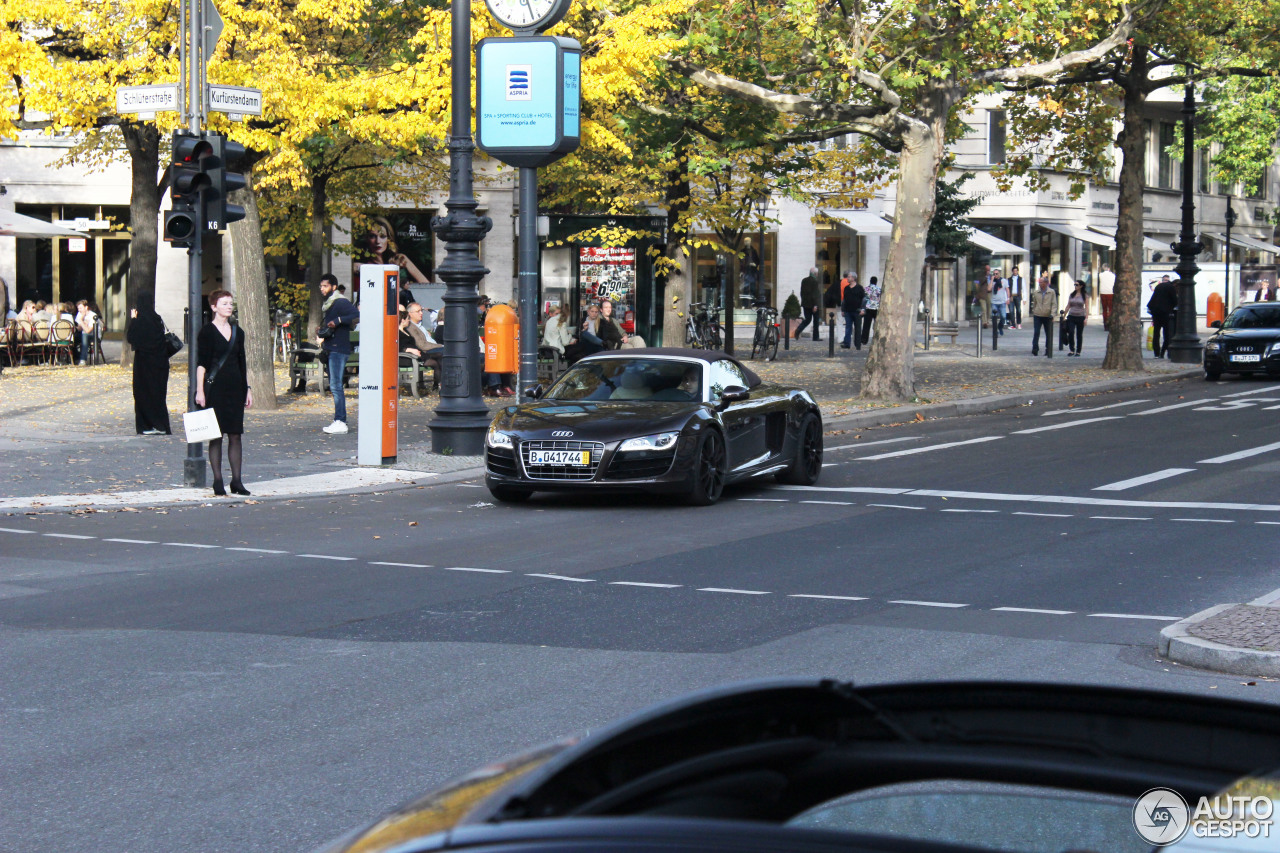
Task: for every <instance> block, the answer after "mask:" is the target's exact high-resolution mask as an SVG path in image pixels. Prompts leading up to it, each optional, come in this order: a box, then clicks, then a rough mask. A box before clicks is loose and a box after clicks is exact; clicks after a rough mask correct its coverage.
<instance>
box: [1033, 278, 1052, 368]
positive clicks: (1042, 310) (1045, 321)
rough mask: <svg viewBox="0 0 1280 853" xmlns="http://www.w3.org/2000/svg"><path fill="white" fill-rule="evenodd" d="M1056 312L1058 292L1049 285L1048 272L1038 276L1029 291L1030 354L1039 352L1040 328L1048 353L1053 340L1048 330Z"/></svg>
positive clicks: (1050, 350)
mask: <svg viewBox="0 0 1280 853" xmlns="http://www.w3.org/2000/svg"><path fill="white" fill-rule="evenodd" d="M1056 313H1058V292H1057V291H1056V290H1054V289H1053V288H1052V287H1050V286H1049V274H1048V273H1045V274H1044V275H1042V276H1040V280H1039V281H1038V282H1036V289H1035V290H1033V291H1031V322H1032V324H1033V327H1032V331H1031V354H1032V355H1039V354H1040V330H1041V329H1044V349H1045V353H1046V354H1049V353H1050V352H1052V349H1053V341H1052V340H1050V337H1049V332H1050V330H1051V329H1052V328H1053V315H1054V314H1056Z"/></svg>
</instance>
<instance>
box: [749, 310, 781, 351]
mask: <svg viewBox="0 0 1280 853" xmlns="http://www.w3.org/2000/svg"><path fill="white" fill-rule="evenodd" d="M757 355H762V356H764V360H765V361H773V360H774V359H775V358H777V357H778V309H777V308H774V307H772V306H771V305H768V304H766V303H764V302H757V303H756V332H755V335H754V336H753V337H752V339H751V357H752V358H753V359H754V358H755V357H756V356H757Z"/></svg>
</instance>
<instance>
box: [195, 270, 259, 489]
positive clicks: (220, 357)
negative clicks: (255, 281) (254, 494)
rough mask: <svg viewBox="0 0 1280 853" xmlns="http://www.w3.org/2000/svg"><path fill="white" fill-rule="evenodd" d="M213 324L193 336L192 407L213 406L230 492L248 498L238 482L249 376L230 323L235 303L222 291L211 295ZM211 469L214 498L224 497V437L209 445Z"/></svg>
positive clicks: (250, 402)
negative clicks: (195, 360) (195, 359)
mask: <svg viewBox="0 0 1280 853" xmlns="http://www.w3.org/2000/svg"><path fill="white" fill-rule="evenodd" d="M209 305H210V307H212V308H213V322H211V323H209V324H208V325H206V326H205V327H204V328H203V329H201V330H200V334H199V335H198V336H197V337H196V349H197V352H198V356H199V362H200V363H199V366H198V367H197V368H196V405H197V406H199V407H200V408H202V409H203V408H204V407H205V405H206V403H207V404H208V405H209V406H212V407H213V412H214V414H215V415H217V417H218V426H219V428H221V430H222V434H223V436H225V437H226V439H227V460H228V461H229V462H230V463H231V491H232V493H233V494H237V495H247V494H249V490H248V489H246V488H245V487H244V481H243V480H242V479H241V477H240V473H241V465H242V462H243V459H244V441H243V439H244V411H245V409H249V408H252V407H253V391H251V390H250V389H249V371H248V366H247V365H246V364H245V357H244V332H242V331H241V330H240V327H239V326H233V325H232V324H231V314H232V312H233V311H234V310H235V303H234V301H233V300H232V298H231V294H230V293H229V292H228V291H225V290H215V291H214V292H213V293H210V294H209ZM209 466H210V467H211V468H213V493H214V494H215V495H225V494H226V493H227V491H226V489H225V488H223V486H222V437H221V436H220V437H218V438H215V439H213V440H212V441H210V442H209Z"/></svg>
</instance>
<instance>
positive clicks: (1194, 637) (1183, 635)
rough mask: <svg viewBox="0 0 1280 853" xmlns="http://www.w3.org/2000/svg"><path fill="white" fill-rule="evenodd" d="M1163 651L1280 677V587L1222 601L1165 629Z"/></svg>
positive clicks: (1199, 663) (1224, 668)
mask: <svg viewBox="0 0 1280 853" xmlns="http://www.w3.org/2000/svg"><path fill="white" fill-rule="evenodd" d="M1160 654H1161V655H1163V656H1164V657H1167V658H1169V659H1170V660H1173V661H1177V662H1178V663H1183V664H1187V665H1189V666H1195V667H1199V668H1201V669H1212V670H1216V671H1218V672H1230V673H1233V674H1235V675H1254V676H1261V677H1268V678H1280V590H1275V591H1273V592H1270V593H1268V594H1267V595H1264V596H1262V597H1261V598H1257V599H1254V600H1253V601H1251V602H1249V603H1248V604H1218V605H1215V606H1214V607H1210V608H1208V609H1207V610H1202V611H1200V612H1199V613H1197V614H1195V615H1194V616H1190V617H1188V618H1186V619H1183V620H1182V621H1181V622H1175V623H1174V624H1172V625H1169V626H1167V627H1165V628H1164V630H1162V631H1161V632H1160Z"/></svg>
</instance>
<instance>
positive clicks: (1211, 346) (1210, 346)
mask: <svg viewBox="0 0 1280 853" xmlns="http://www.w3.org/2000/svg"><path fill="white" fill-rule="evenodd" d="M1220 349H1222V344H1220V343H1218V342H1217V341H1209V342H1207V343H1206V344H1205V345H1204V351H1205V352H1217V351H1218V350H1220Z"/></svg>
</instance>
